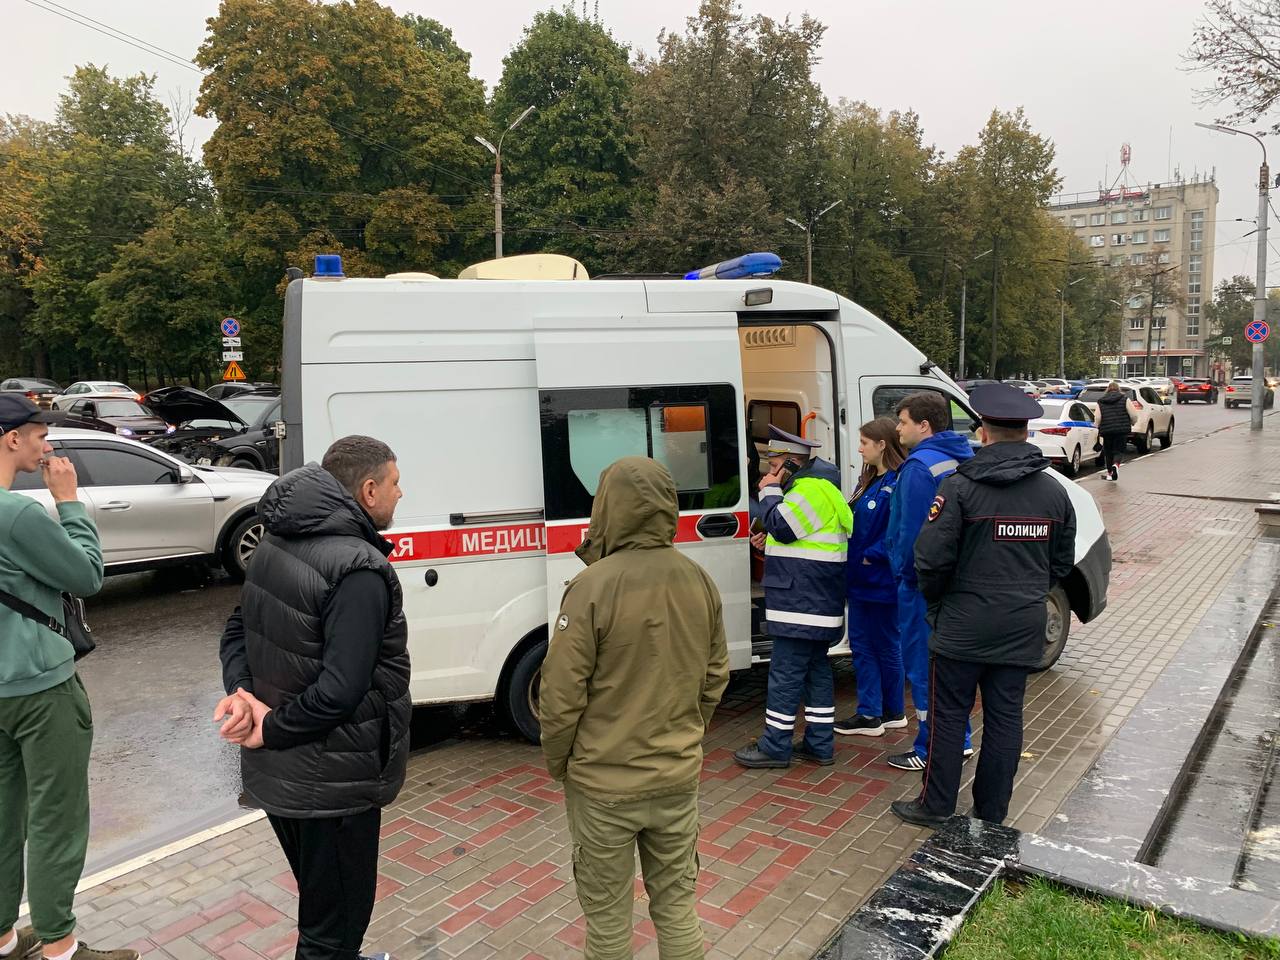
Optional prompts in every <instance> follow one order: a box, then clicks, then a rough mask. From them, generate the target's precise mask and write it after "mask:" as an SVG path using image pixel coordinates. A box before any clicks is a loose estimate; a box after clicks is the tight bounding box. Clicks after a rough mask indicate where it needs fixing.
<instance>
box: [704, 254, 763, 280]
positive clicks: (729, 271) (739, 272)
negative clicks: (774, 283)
mask: <svg viewBox="0 0 1280 960" xmlns="http://www.w3.org/2000/svg"><path fill="white" fill-rule="evenodd" d="M781 269H782V258H781V257H779V256H778V255H777V254H776V253H746V254H743V255H742V256H740V257H734V258H733V259H732V260H722V261H720V262H719V263H713V264H712V265H711V266H709V267H703V268H702V269H701V270H691V271H689V272H688V273H686V274H685V275H684V278H685V279H686V280H741V279H742V278H743V277H768V276H772V275H773V274H775V273H777V272H778V271H779V270H781Z"/></svg>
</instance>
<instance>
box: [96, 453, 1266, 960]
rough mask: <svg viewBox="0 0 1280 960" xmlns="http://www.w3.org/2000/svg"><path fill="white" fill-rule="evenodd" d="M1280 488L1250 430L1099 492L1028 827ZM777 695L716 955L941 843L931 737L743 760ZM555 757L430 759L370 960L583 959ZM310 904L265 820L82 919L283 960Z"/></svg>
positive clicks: (1034, 687)
mask: <svg viewBox="0 0 1280 960" xmlns="http://www.w3.org/2000/svg"><path fill="white" fill-rule="evenodd" d="M1276 476H1280V440H1276V439H1272V438H1271V437H1270V435H1264V436H1263V437H1254V436H1250V435H1249V434H1248V432H1247V430H1242V429H1232V430H1229V431H1225V432H1222V433H1219V434H1215V435H1213V436H1211V437H1208V438H1205V439H1203V440H1202V441H1199V442H1197V443H1194V444H1191V443H1188V444H1183V445H1180V446H1179V445H1175V447H1173V448H1172V449H1171V450H1168V451H1164V452H1161V453H1159V454H1156V455H1154V456H1152V457H1149V458H1146V459H1144V460H1141V461H1136V462H1134V463H1131V464H1129V465H1127V466H1125V467H1124V468H1122V482H1121V483H1120V484H1116V485H1110V484H1105V483H1102V482H1100V481H1098V480H1088V481H1085V483H1086V485H1087V487H1088V489H1089V490H1090V491H1091V492H1092V493H1093V494H1094V495H1095V497H1096V498H1097V499H1098V502H1099V504H1100V506H1101V507H1102V509H1103V511H1104V514H1105V516H1106V518H1107V523H1108V527H1109V530H1110V533H1111V538H1112V544H1113V549H1114V552H1115V560H1116V563H1115V571H1114V577H1113V581H1112V588H1111V605H1110V607H1109V608H1108V610H1107V611H1106V612H1105V613H1104V614H1103V616H1102V617H1100V618H1099V619H1098V620H1097V621H1095V622H1094V623H1092V624H1089V625H1087V626H1081V625H1080V624H1075V625H1074V629H1073V631H1072V641H1071V643H1070V644H1069V646H1068V650H1067V653H1066V654H1065V655H1064V657H1063V660H1062V662H1061V663H1060V664H1059V666H1058V667H1056V668H1055V669H1054V670H1051V671H1049V672H1047V673H1045V674H1042V675H1040V676H1038V677H1036V678H1035V679H1034V680H1033V681H1032V683H1031V686H1030V688H1029V690H1028V696H1027V742H1026V746H1025V750H1026V754H1025V755H1024V761H1023V765H1022V768H1021V770H1020V772H1019V781H1018V786H1017V789H1016V790H1015V793H1014V802H1013V806H1012V808H1011V814H1012V816H1011V820H1012V822H1013V824H1014V825H1015V826H1018V827H1021V828H1023V829H1030V830H1036V829H1039V828H1041V827H1043V825H1044V824H1045V823H1046V822H1047V820H1048V819H1049V818H1050V817H1052V816H1053V815H1054V812H1055V810H1056V808H1057V806H1058V804H1059V803H1060V802H1061V801H1062V799H1063V798H1064V797H1065V796H1066V794H1067V793H1068V792H1069V791H1070V789H1071V788H1072V787H1073V786H1074V785H1075V783H1076V781H1077V780H1078V779H1079V777H1080V776H1081V775H1082V774H1083V773H1084V771H1085V770H1086V769H1087V768H1088V766H1089V764H1090V763H1091V762H1092V760H1093V758H1094V757H1095V756H1096V754H1097V752H1098V750H1099V749H1100V748H1101V747H1102V745H1103V744H1104V743H1105V741H1106V739H1107V738H1108V737H1109V736H1110V735H1111V733H1112V732H1114V730H1115V729H1116V728H1117V726H1118V725H1119V724H1120V722H1121V721H1122V720H1123V719H1124V717H1125V716H1126V715H1127V714H1128V711H1129V709H1130V708H1131V707H1132V706H1133V704H1134V703H1136V702H1137V699H1138V698H1139V697H1140V696H1141V694H1142V692H1143V691H1144V690H1145V689H1146V687H1147V686H1149V685H1150V683H1151V681H1152V680H1153V679H1154V677H1155V676H1156V675H1157V674H1158V673H1159V671H1160V670H1161V669H1162V668H1163V667H1164V665H1165V664H1167V663H1168V661H1169V659H1170V658H1171V657H1172V656H1173V654H1174V653H1176V651H1177V649H1178V647H1179V646H1180V645H1181V643H1182V641H1183V640H1185V639H1186V638H1187V636H1188V635H1189V634H1190V632H1191V630H1192V628H1193V626H1194V624H1195V623H1196V622H1197V621H1198V620H1199V617H1200V615H1201V614H1202V613H1203V612H1204V610H1206V609H1207V607H1208V606H1209V604H1210V603H1211V602H1212V601H1213V599H1214V597H1216V596H1217V593H1218V591H1219V590H1220V589H1221V588H1222V585H1223V584H1224V583H1225V582H1226V581H1227V579H1228V578H1229V577H1230V575H1231V573H1232V572H1233V571H1234V569H1235V567H1236V565H1237V564H1238V563H1239V562H1240V559H1241V558H1242V557H1243V556H1244V555H1245V553H1246V552H1247V550H1248V547H1249V544H1250V542H1251V541H1252V540H1253V539H1254V538H1255V537H1256V536H1257V535H1258V531H1257V525H1256V523H1255V521H1254V518H1253V515H1252V507H1251V505H1249V504H1247V503H1242V502H1236V501H1217V500H1211V499H1207V497H1208V496H1213V495H1215V494H1214V492H1213V491H1214V490H1216V489H1230V491H1231V494H1230V495H1231V496H1233V497H1238V496H1245V497H1255V496H1256V497H1258V498H1259V499H1261V498H1264V497H1265V495H1266V493H1267V492H1269V491H1270V490H1271V489H1273V487H1272V479H1271V478H1274V477H1276ZM1187 477H1193V478H1194V483H1190V482H1184V481H1183V480H1182V479H1180V478H1187ZM1199 491H1203V493H1200V492H1199ZM764 679H765V674H764V671H763V670H757V671H754V672H752V673H751V674H749V675H747V676H745V677H743V678H739V679H738V680H737V681H736V682H735V683H734V684H733V685H732V687H731V688H730V691H729V694H728V695H727V697H726V701H725V703H724V704H723V705H722V707H721V709H720V710H719V711H718V712H717V715H716V719H715V722H714V723H713V725H712V729H711V731H710V733H709V735H708V738H707V744H706V751H707V753H706V762H705V766H704V771H703V783H702V794H701V806H702V834H701V839H700V841H699V852H700V856H701V862H702V874H701V877H700V880H699V886H698V889H699V895H700V904H699V913H700V915H701V917H702V920H703V930H704V933H705V936H706V941H707V945H708V950H709V955H710V956H711V957H713V958H714V960H726V958H747V960H757V958H765V957H773V956H777V957H783V958H787V960H790V958H796V960H800V958H807V957H809V956H811V955H812V954H813V953H814V952H815V951H816V950H817V948H818V947H820V946H821V945H822V943H823V942H824V941H825V940H826V939H827V937H829V936H830V935H831V934H832V933H833V932H834V931H835V930H836V929H837V927H838V926H839V924H840V922H841V921H842V920H843V919H844V917H845V916H847V915H848V914H849V913H850V912H851V911H852V910H853V909H854V908H855V907H856V906H857V905H858V904H859V903H860V902H861V901H862V900H863V899H864V898H865V897H866V896H867V895H868V894H869V893H870V892H871V891H872V890H873V889H874V888H875V887H876V886H878V885H879V883H880V882H881V881H882V879H883V878H884V877H885V876H887V875H888V873H890V872H892V870H893V869H895V868H896V866H897V865H898V863H900V862H901V861H902V859H903V858H904V857H905V856H906V855H907V854H908V853H909V852H910V851H911V850H912V849H913V848H914V846H915V844H916V843H917V842H918V841H919V840H920V839H921V838H922V837H923V836H924V832H923V831H921V830H918V829H917V828H914V827H909V826H907V825H904V824H901V823H899V822H898V821H897V820H896V819H894V818H893V817H892V816H891V815H889V814H888V813H887V807H888V802H889V801H890V800H892V799H897V798H899V797H906V796H910V795H913V794H914V793H915V792H916V791H917V790H918V788H919V776H918V775H913V774H907V773H900V772H899V771H896V770H893V769H892V768H890V767H888V766H887V765H886V764H885V763H884V762H883V758H884V755H885V754H886V753H887V752H894V751H897V750H901V749H905V745H906V744H908V743H909V742H910V741H911V739H912V738H913V737H914V730H913V729H911V728H908V729H905V730H900V731H894V732H893V733H892V734H891V735H888V736H885V737H882V738H879V739H878V740H856V741H851V740H850V739H849V738H838V740H839V743H838V744H837V754H836V764H835V765H834V766H832V767H818V766H814V765H809V764H800V765H797V766H795V767H793V768H791V769H790V770H786V771H777V770H754V771H748V770H744V769H742V768H740V767H738V766H736V765H735V764H734V763H733V761H732V756H731V755H732V751H733V749H735V748H736V747H738V746H740V745H741V744H743V743H745V742H746V741H747V740H749V739H752V738H754V737H755V736H756V735H757V734H758V733H759V727H760V723H761V716H762V713H763V691H764ZM853 693H854V691H853V678H852V674H851V673H850V671H849V669H848V667H847V665H846V666H843V667H842V668H841V669H840V670H838V672H837V704H838V706H837V712H838V713H843V712H851V710H852V699H853ZM980 735H981V728H980V725H979V726H978V727H977V728H976V729H975V737H976V738H978V740H979V742H980ZM540 760H541V757H540V754H539V752H538V750H537V749H536V748H535V747H532V746H529V745H527V744H524V743H522V742H517V741H514V740H502V739H492V738H491V739H473V740H467V741H464V742H458V743H454V744H451V745H449V746H446V747H444V748H441V749H435V750H431V751H429V752H425V753H422V754H419V755H417V756H415V757H414V758H413V759H412V761H411V763H410V770H409V778H408V781H407V783H406V785H405V789H404V791H403V793H402V794H401V796H400V798H399V800H398V801H397V803H396V804H395V806H394V807H393V808H391V809H389V810H388V811H386V814H385V818H384V826H383V831H382V838H383V839H382V850H383V854H384V861H383V865H382V879H381V882H380V884H379V887H378V905H377V908H376V910H375V914H374V922H373V925H372V927H371V928H370V932H369V936H368V938H367V941H366V942H367V944H368V946H369V947H370V949H379V950H390V951H392V953H393V954H394V955H395V956H396V957H397V958H399V960H410V958H415V957H439V956H444V957H451V958H452V957H465V958H467V960H488V958H490V957H499V958H503V960H506V958H511V960H537V958H541V960H560V958H568V957H577V956H580V955H581V950H582V944H583V935H584V933H583V921H582V915H581V910H580V909H579V907H578V904H577V901H576V899H575V898H574V890H573V884H572V871H571V867H570V858H569V839H568V834H567V830H566V826H565V818H564V812H563V805H562V794H561V791H560V790H559V788H558V786H557V785H556V784H555V783H553V782H552V781H551V780H550V779H549V778H548V776H547V774H546V772H545V771H544V770H543V768H542V766H541V763H540ZM968 772H969V773H970V774H971V773H972V765H969V767H968ZM964 800H967V798H964ZM964 800H962V803H963V802H964ZM636 895H637V898H636V933H635V948H636V950H637V955H638V956H639V957H641V958H644V960H649V958H653V957H656V956H657V944H656V942H655V931H654V928H653V925H652V923H651V922H650V921H649V918H648V911H647V905H646V901H645V899H644V890H643V887H642V885H641V884H640V883H639V881H637V884H636ZM295 907H296V890H295V888H294V885H293V882H292V878H291V877H290V875H289V872H288V869H287V866H286V864H285V862H284V859H283V857H282V856H281V854H280V852H279V848H278V847H277V845H276V843H275V839H274V836H273V835H272V833H271V830H270V827H269V826H268V825H267V824H266V823H265V822H262V821H259V822H257V823H253V824H251V825H249V826H245V827H241V828H239V829H236V830H234V831H231V832H229V833H227V834H226V835H224V836H220V837H217V838H215V839H211V840H208V841H206V842H204V843H201V844H198V845H196V846H193V847H191V848H190V849H188V850H185V851H183V852H181V853H178V854H175V855H173V856H170V857H168V858H166V859H164V860H161V861H159V862H157V863H154V864H151V865H149V866H145V867H142V868H140V869H138V870H135V871H133V872H131V873H129V874H127V875H125V876H122V877H119V878H118V879H116V880H113V881H111V882H108V883H104V884H101V885H99V886H97V887H95V888H93V889H91V890H89V891H86V892H85V893H84V894H82V895H81V897H80V898H79V910H78V913H79V916H80V920H81V929H82V932H83V934H84V935H85V936H86V937H87V938H88V939H89V941H90V942H91V943H100V944H105V943H108V942H110V943H113V944H114V943H127V942H132V943H134V945H135V946H136V947H137V948H138V949H140V950H141V951H143V953H144V955H146V956H148V957H153V958H165V957H172V958H176V960H204V958H208V957H226V958H231V960H256V958H262V957H266V958H269V960H275V958H277V957H281V956H283V955H285V954H287V953H289V952H290V950H291V949H292V947H293V944H294V937H295V934H294V932H293V922H292V919H291V918H292V917H293V916H294V911H295Z"/></svg>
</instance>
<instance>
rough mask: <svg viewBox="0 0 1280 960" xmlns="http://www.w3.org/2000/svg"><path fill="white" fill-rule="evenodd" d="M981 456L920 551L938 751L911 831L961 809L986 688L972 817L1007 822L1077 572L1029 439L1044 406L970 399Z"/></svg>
mask: <svg viewBox="0 0 1280 960" xmlns="http://www.w3.org/2000/svg"><path fill="white" fill-rule="evenodd" d="M969 399H970V402H971V403H972V405H973V409H974V412H976V413H977V414H978V416H980V417H981V418H982V442H983V447H982V449H981V450H979V451H978V453H977V455H976V456H974V457H973V459H971V460H967V461H965V462H964V463H961V464H960V465H959V467H957V468H956V472H955V473H954V474H953V475H952V476H950V477H948V478H947V479H946V480H944V481H943V482H942V484H941V486H940V487H939V488H938V495H937V497H936V498H934V501H933V504H932V506H930V508H929V514H928V519H927V521H926V522H925V525H924V529H923V530H922V531H921V532H920V536H919V538H918V539H917V540H916V545H915V563H916V573H917V576H918V578H919V582H920V591H921V593H923V594H924V597H925V600H926V601H927V602H928V604H929V620H930V623H931V624H932V626H933V634H932V636H931V638H930V643H929V647H930V654H931V671H932V674H933V683H932V684H931V690H932V702H931V703H930V704H929V720H930V723H931V735H932V743H931V744H930V745H929V758H928V761H927V763H926V766H925V770H924V784H923V787H922V789H921V792H920V796H919V797H918V798H916V799H915V800H897V801H894V803H893V804H892V809H893V812H894V813H895V814H897V815H898V817H900V818H901V819H903V820H905V821H907V822H908V823H914V824H918V825H920V826H929V827H936V826H940V825H941V824H942V823H944V822H946V820H947V818H948V817H950V816H951V815H952V814H953V813H954V812H955V807H956V796H957V794H958V793H959V789H960V768H961V764H962V762H963V757H962V755H961V754H962V749H963V742H964V728H965V723H966V721H967V720H968V718H969V713H970V711H971V710H972V709H973V703H974V697H975V693H976V691H978V690H979V689H980V690H981V691H982V747H981V750H980V752H979V757H978V770H977V773H976V775H975V778H974V782H973V802H974V806H973V816H975V817H977V818H978V819H980V820H987V821H990V822H992V823H1000V822H1002V821H1003V820H1004V818H1005V816H1006V815H1007V814H1008V810H1009V796H1010V794H1011V793H1012V792H1013V778H1014V775H1015V774H1016V773H1017V772H1018V759H1019V757H1020V756H1021V755H1022V703H1023V697H1024V695H1025V693H1026V685H1027V674H1028V673H1029V672H1030V670H1031V668H1033V667H1035V666H1036V665H1037V664H1038V663H1039V661H1040V657H1041V655H1042V654H1043V652H1044V638H1045V617H1046V601H1047V599H1048V595H1049V591H1050V590H1052V589H1053V586H1054V584H1056V583H1057V582H1058V581H1059V580H1061V579H1062V578H1063V577H1065V576H1066V575H1067V574H1069V573H1070V572H1071V569H1072V567H1073V565H1074V564H1075V540H1076V517H1075V510H1074V509H1073V508H1072V506H1071V499H1070V497H1069V496H1068V494H1067V491H1066V490H1065V489H1064V488H1063V485H1062V484H1061V483H1059V482H1057V481H1056V480H1055V479H1054V478H1053V477H1050V476H1049V475H1048V474H1047V473H1046V472H1045V471H1046V470H1047V469H1048V468H1049V461H1048V460H1047V459H1046V458H1045V457H1044V456H1043V455H1042V454H1041V453H1040V450H1039V448H1038V447H1036V446H1034V445H1032V444H1030V443H1028V442H1027V421H1028V420H1031V419H1033V418H1035V417H1039V416H1042V415H1043V414H1042V411H1041V409H1040V404H1038V403H1037V402H1036V401H1034V400H1032V399H1030V398H1029V397H1027V396H1025V395H1024V394H1023V393H1022V392H1021V391H1019V390H1017V389H1015V388H1013V387H1011V386H1008V385H1006V384H990V385H984V386H980V387H976V388H974V390H973V392H972V393H971V394H970V395H969Z"/></svg>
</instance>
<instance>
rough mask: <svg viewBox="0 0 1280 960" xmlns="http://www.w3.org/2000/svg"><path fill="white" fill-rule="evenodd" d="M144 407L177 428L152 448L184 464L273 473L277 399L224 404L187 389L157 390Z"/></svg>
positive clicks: (245, 397) (251, 397) (259, 396)
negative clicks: (222, 466)
mask: <svg viewBox="0 0 1280 960" xmlns="http://www.w3.org/2000/svg"><path fill="white" fill-rule="evenodd" d="M146 402H147V405H148V406H150V407H151V409H153V410H154V411H156V413H158V414H160V416H162V417H164V418H165V419H166V420H168V421H169V422H170V423H172V424H174V425H176V427H177V430H175V431H174V432H173V433H172V434H171V435H169V436H168V437H165V438H163V439H160V440H157V441H156V446H157V447H159V448H160V449H161V450H164V451H165V452H167V453H170V454H172V455H173V456H175V457H177V458H178V459H180V460H185V461H186V462H188V463H205V464H213V465H215V466H217V465H224V466H232V467H246V468H248V469H251V470H269V471H273V472H274V471H277V470H279V467H280V452H279V450H280V447H279V441H278V440H277V439H276V437H275V430H274V426H273V425H274V423H275V422H276V421H277V420H279V419H280V397H279V396H278V395H277V394H269V393H244V394H241V395H240V396H238V397H231V398H229V399H227V400H215V399H214V398H212V397H210V396H208V395H207V394H205V393H202V392H201V391H199V390H195V389H193V388H191V387H161V388H160V389H159V390H153V391H152V392H151V393H149V394H147V396H146Z"/></svg>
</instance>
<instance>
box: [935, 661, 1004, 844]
mask: <svg viewBox="0 0 1280 960" xmlns="http://www.w3.org/2000/svg"><path fill="white" fill-rule="evenodd" d="M929 669H930V674H931V677H930V680H931V683H930V684H929V689H930V692H931V694H932V701H931V704H930V706H929V729H930V736H931V738H932V743H930V745H929V758H928V761H927V763H926V764H925V768H924V788H923V790H922V791H921V793H920V796H921V800H922V802H923V804H924V807H925V809H926V810H928V811H929V812H930V813H934V814H937V815H939V816H943V817H949V816H951V815H952V814H953V813H955V810H956V796H957V794H959V792H960V768H961V765H962V764H963V763H964V756H963V753H962V751H963V748H964V732H965V728H966V727H967V726H968V723H969V714H970V713H971V712H972V710H973V702H974V696H975V694H976V693H977V691H978V690H981V691H982V749H980V750H979V751H978V770H977V773H976V774H975V776H974V780H973V814H974V816H975V817H977V818H978V819H979V820H987V821H989V822H991V823H1002V822H1004V818H1005V817H1006V816H1007V815H1008V813H1009V797H1010V795H1011V794H1012V793H1013V778H1014V776H1015V775H1016V774H1017V772H1018V758H1019V757H1021V756H1022V702H1023V699H1024V698H1025V697H1026V693H1027V673H1028V669H1027V668H1026V667H1008V666H1001V665H999V664H991V663H968V662H966V661H963V660H951V659H949V658H947V657H941V656H937V655H936V654H935V655H934V656H933V658H932V659H931V661H930V664H929Z"/></svg>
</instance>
